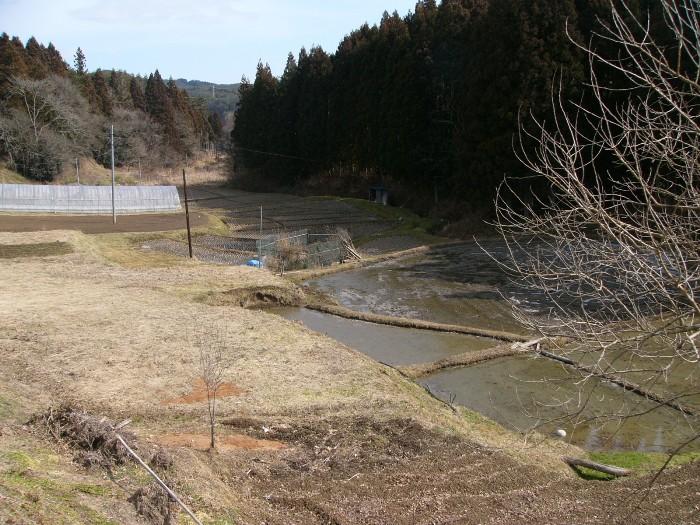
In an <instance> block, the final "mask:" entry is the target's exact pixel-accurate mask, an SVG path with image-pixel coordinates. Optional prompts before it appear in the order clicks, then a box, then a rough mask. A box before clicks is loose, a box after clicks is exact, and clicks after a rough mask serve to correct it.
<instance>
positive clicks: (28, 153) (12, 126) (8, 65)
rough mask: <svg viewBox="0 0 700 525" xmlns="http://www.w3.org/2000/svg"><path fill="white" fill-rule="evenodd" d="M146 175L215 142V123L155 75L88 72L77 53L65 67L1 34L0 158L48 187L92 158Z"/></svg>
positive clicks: (52, 52)
mask: <svg viewBox="0 0 700 525" xmlns="http://www.w3.org/2000/svg"><path fill="white" fill-rule="evenodd" d="M112 125H114V146H115V148H114V149H115V163H116V165H118V166H135V165H137V163H138V164H140V165H141V167H142V168H143V169H146V170H150V169H154V168H158V167H167V166H173V165H176V164H178V163H182V162H183V160H184V158H185V156H186V155H190V156H191V155H193V154H195V153H196V152H198V151H200V150H201V149H203V148H207V147H210V145H211V143H212V142H214V141H218V140H219V138H220V137H221V135H222V133H223V129H222V122H221V118H220V116H219V115H218V114H216V113H211V112H210V111H209V110H208V108H207V107H206V105H205V103H204V102H203V101H202V100H201V99H198V98H190V97H189V95H188V94H187V92H186V91H185V90H182V89H180V88H179V87H177V85H176V83H175V81H173V80H172V79H170V80H169V81H168V82H165V81H164V80H163V78H162V77H161V76H160V73H159V72H158V70H156V71H155V72H154V73H152V74H150V75H149V76H148V78H143V77H140V76H134V75H131V74H129V73H126V72H123V71H115V70H112V71H109V72H104V71H101V70H99V69H98V70H96V71H94V72H92V73H90V72H88V71H87V69H86V57H85V55H84V53H83V52H82V50H81V49H80V48H78V50H77V51H76V54H75V57H74V67H72V68H71V67H70V66H69V65H68V63H66V61H65V60H64V59H63V57H62V56H61V54H60V53H59V52H58V50H57V49H56V48H55V47H54V46H53V45H52V44H49V45H48V46H44V45H43V44H41V43H39V42H38V41H37V40H36V39H35V38H34V37H32V38H30V39H29V40H28V41H27V43H26V44H24V43H23V42H22V41H21V40H20V39H19V38H17V37H12V38H11V37H10V36H8V35H7V33H2V35H0V156H2V157H4V158H6V159H7V160H8V161H9V163H10V164H11V165H12V167H14V168H15V169H16V170H17V171H18V172H19V173H21V174H23V175H24V176H26V177H28V178H30V179H33V180H36V181H41V182H50V181H52V180H54V178H55V177H56V176H57V175H58V174H59V173H60V172H61V170H62V168H63V167H64V166H65V165H66V164H67V163H75V160H76V159H79V158H85V157H92V158H94V159H95V160H97V161H98V162H100V163H102V164H104V165H110V164H111V127H112Z"/></svg>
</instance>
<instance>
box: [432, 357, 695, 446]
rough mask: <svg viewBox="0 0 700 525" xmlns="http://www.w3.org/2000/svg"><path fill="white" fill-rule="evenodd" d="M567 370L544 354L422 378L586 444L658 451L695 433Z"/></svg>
mask: <svg viewBox="0 0 700 525" xmlns="http://www.w3.org/2000/svg"><path fill="white" fill-rule="evenodd" d="M569 372H570V370H567V369H566V367H564V366H562V365H560V364H558V363H556V362H554V361H551V360H549V359H546V358H533V357H508V358H503V359H495V360H493V361H489V362H486V363H481V364H478V365H474V366H470V367H465V368H459V369H452V370H447V371H444V372H440V373H437V374H434V375H432V376H430V377H428V378H426V379H424V380H423V381H421V384H422V385H423V386H425V387H426V388H428V389H429V390H431V391H432V392H433V393H434V394H435V395H437V396H438V397H441V398H443V399H445V400H447V399H448V396H450V395H452V396H455V402H456V403H459V404H461V405H464V406H467V407H469V408H471V409H472V410H475V411H477V412H479V413H481V414H484V415H485V416H488V417H490V418H492V419H494V420H496V421H498V422H500V423H501V424H504V425H506V426H508V427H510V428H514V429H517V430H523V431H527V430H529V429H534V428H537V429H539V430H540V431H541V432H543V433H545V434H550V433H552V432H553V431H554V430H555V429H557V428H563V429H564V430H566V432H567V434H568V437H567V439H569V440H570V441H571V442H573V443H576V444H579V445H581V446H584V447H586V448H588V449H601V448H605V449H609V450H628V449H631V450H637V451H649V452H662V451H664V450H666V449H668V448H669V447H675V446H677V445H678V444H680V443H681V442H683V441H685V439H687V437H685V436H688V435H690V433H691V432H692V429H691V427H690V426H689V425H688V424H686V423H685V421H684V420H683V419H682V418H679V417H678V416H679V414H678V412H677V411H675V410H673V409H669V408H660V407H658V406H657V405H656V404H655V403H652V402H650V401H647V400H646V399H645V398H643V397H641V396H638V395H636V394H633V393H630V392H627V391H625V390H623V389H621V388H619V387H616V386H614V385H612V384H610V383H607V382H603V381H595V380H593V381H589V382H587V383H586V385H585V386H581V385H579V384H577V382H576V381H574V380H573V378H572V377H570V376H569ZM584 403H585V406H584ZM605 414H615V415H616V416H618V417H615V418H610V419H609V420H608V421H607V422H605V424H602V423H601V421H600V420H595V421H594V420H593V418H594V417H595V416H603V415H605ZM635 414H643V415H641V416H639V417H633V418H630V419H627V420H626V422H625V424H624V425H623V426H622V427H620V425H619V423H620V421H621V419H622V418H623V417H624V416H630V415H635ZM679 419H680V420H681V422H680V423H679Z"/></svg>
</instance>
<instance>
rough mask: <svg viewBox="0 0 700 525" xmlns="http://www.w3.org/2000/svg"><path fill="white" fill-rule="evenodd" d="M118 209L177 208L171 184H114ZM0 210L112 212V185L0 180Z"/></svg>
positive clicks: (122, 210)
mask: <svg viewBox="0 0 700 525" xmlns="http://www.w3.org/2000/svg"><path fill="white" fill-rule="evenodd" d="M114 208H115V211H116V212H118V213H122V214H124V213H147V212H158V213H162V212H179V211H181V210H182V206H181V204H180V196H179V195H178V193H177V188H176V187H175V186H115V187H114ZM0 211H4V212H22V213H27V212H36V213H74V214H81V213H98V214H99V213H104V214H108V213H112V186H50V185H35V184H0Z"/></svg>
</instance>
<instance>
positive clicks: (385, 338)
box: [280, 241, 700, 452]
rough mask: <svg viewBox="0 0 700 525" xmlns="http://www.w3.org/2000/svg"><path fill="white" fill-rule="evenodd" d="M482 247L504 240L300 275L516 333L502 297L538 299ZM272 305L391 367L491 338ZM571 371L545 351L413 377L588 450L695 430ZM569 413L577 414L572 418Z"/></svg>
mask: <svg viewBox="0 0 700 525" xmlns="http://www.w3.org/2000/svg"><path fill="white" fill-rule="evenodd" d="M482 247H483V248H485V249H486V250H487V251H488V252H489V253H490V254H491V256H492V257H493V258H495V259H503V260H505V255H506V254H505V247H504V246H503V244H502V243H500V242H499V241H490V242H486V243H481V247H480V246H479V245H477V244H476V243H468V244H465V245H460V246H453V247H450V248H445V249H437V250H431V251H429V252H428V253H424V254H420V255H416V256H410V257H406V258H402V259H398V260H394V261H390V262H386V263H381V264H377V265H374V266H371V267H368V268H363V269H359V270H354V271H350V272H345V273H341V274H336V275H332V276H327V277H323V278H320V279H317V280H312V281H309V282H308V283H306V284H307V285H308V286H310V287H313V288H316V289H318V290H321V291H323V292H325V293H328V294H330V295H333V296H334V297H335V298H336V299H337V300H339V302H340V303H341V304H343V305H344V306H346V307H349V308H352V309H354V310H358V311H363V312H373V313H378V314H383V315H392V316H400V317H409V318H414V319H423V320H428V321H434V322H439V323H446V324H461V325H467V326H472V327H476V328H486V329H492V330H500V331H506V332H513V333H520V334H523V333H525V332H524V331H523V328H522V327H521V326H519V325H518V324H517V323H516V322H515V320H514V319H513V318H512V315H511V310H510V307H509V305H508V303H507V301H505V300H504V296H506V297H515V298H516V299H517V300H518V301H519V302H520V303H521V306H524V307H525V308H527V309H529V310H531V311H533V312H538V311H539V310H542V309H544V308H545V306H544V305H542V304H541V303H539V302H538V301H537V300H536V299H533V298H531V297H525V296H522V295H519V291H518V290H516V289H513V288H512V287H510V285H509V283H508V279H507V277H506V276H505V275H504V273H503V272H502V271H501V269H500V268H499V266H498V264H496V263H495V262H494V260H493V258H492V257H490V256H489V255H487V254H486V253H485V252H484V250H483V249H482ZM280 313H281V314H282V315H284V316H285V317H287V318H289V319H295V320H299V321H301V322H303V323H304V324H305V325H306V326H307V327H308V328H310V329H312V330H314V331H317V332H320V333H324V334H327V335H328V336H330V337H332V338H334V339H336V340H338V341H341V342H342V343H344V344H346V345H348V346H350V347H353V348H355V349H357V350H359V351H361V352H363V353H365V354H367V355H369V356H370V357H372V358H374V359H376V360H378V361H380V362H382V363H385V364H388V365H391V366H403V365H410V364H417V363H427V362H432V361H436V360H438V359H442V358H445V357H450V356H453V355H456V354H461V353H464V352H468V351H475V350H481V349H484V348H489V347H493V346H495V345H496V344H497V343H498V342H497V341H493V340H489V339H483V338H477V337H472V336H466V335H458V334H451V333H440V332H431V331H424V330H413V329H404V328H396V327H389V326H383V325H376V324H371V323H364V322H361V321H352V320H347V319H341V318H338V317H334V316H330V315H326V314H320V313H318V312H314V311H310V310H300V309H285V310H284V311H282V312H280ZM571 372H572V371H571V370H570V369H567V367H565V366H564V365H562V364H561V363H558V362H556V361H553V360H550V359H547V358H544V357H537V358H535V357H534V356H518V357H507V358H499V359H495V360H492V361H488V362H485V363H481V364H477V365H473V366H469V367H461V368H454V369H449V370H446V371H442V372H439V373H435V374H432V375H430V376H428V377H425V378H423V379H422V380H421V384H422V385H423V386H425V387H426V388H427V389H429V390H430V391H431V392H433V394H435V395H436V396H438V397H440V398H442V399H444V400H445V401H448V402H454V403H457V404H461V405H463V406H466V407H469V408H471V409H473V410H475V411H477V412H480V413H482V414H484V415H485V416H488V417H490V418H492V419H494V420H496V421H498V422H499V423H501V424H503V425H505V426H507V427H510V428H514V429H517V430H521V431H527V430H529V429H532V428H535V427H536V428H538V429H539V430H540V431H541V432H543V433H545V434H548V433H551V432H552V431H554V430H555V429H559V428H562V429H564V430H566V432H567V437H566V438H565V439H567V440H569V441H571V442H572V443H574V444H577V445H580V446H584V447H586V448H588V449H594V450H599V449H605V450H636V451H649V452H662V451H669V450H671V449H673V448H675V447H677V446H678V445H679V444H680V443H682V442H685V441H686V440H687V438H688V436H689V435H691V434H697V432H696V431H694V430H693V429H692V427H691V424H690V423H689V422H688V421H686V420H685V419H684V418H683V416H682V414H680V413H679V412H678V411H675V410H673V409H669V408H659V407H657V406H656V405H654V404H652V403H651V402H649V401H647V400H646V399H644V398H642V397H641V396H638V395H636V394H633V393H630V392H627V391H625V390H623V389H622V388H620V387H617V386H615V385H613V384H611V383H608V382H606V381H599V380H592V381H589V382H587V384H586V386H585V387H584V388H579V384H577V382H576V381H575V379H572V377H571ZM698 404H700V401H698ZM584 405H585V407H584ZM632 413H634V414H637V413H644V415H643V416H641V417H635V418H633V419H629V420H628V421H627V422H626V423H625V425H624V426H622V427H619V425H618V424H617V423H618V420H619V417H623V416H625V415H628V414H632ZM571 414H577V415H576V416H575V417H573V418H572V417H571ZM601 414H612V415H613V416H614V417H612V418H611V419H610V421H608V422H607V423H605V424H602V422H601V420H600V419H596V420H594V419H593V417H594V416H599V415H601ZM697 448H699V446H698V445H697V444H696V446H695V449H697Z"/></svg>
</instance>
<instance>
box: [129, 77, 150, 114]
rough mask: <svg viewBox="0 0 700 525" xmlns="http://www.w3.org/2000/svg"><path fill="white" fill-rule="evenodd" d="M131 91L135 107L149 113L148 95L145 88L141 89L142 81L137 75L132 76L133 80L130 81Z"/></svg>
mask: <svg viewBox="0 0 700 525" xmlns="http://www.w3.org/2000/svg"><path fill="white" fill-rule="evenodd" d="M129 93H130V94H131V101H132V102H133V104H134V108H135V109H138V110H141V111H143V112H144V113H148V106H147V104H146V97H145V95H144V94H143V89H141V82H140V80H139V79H138V78H137V77H132V78H131V82H129Z"/></svg>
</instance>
